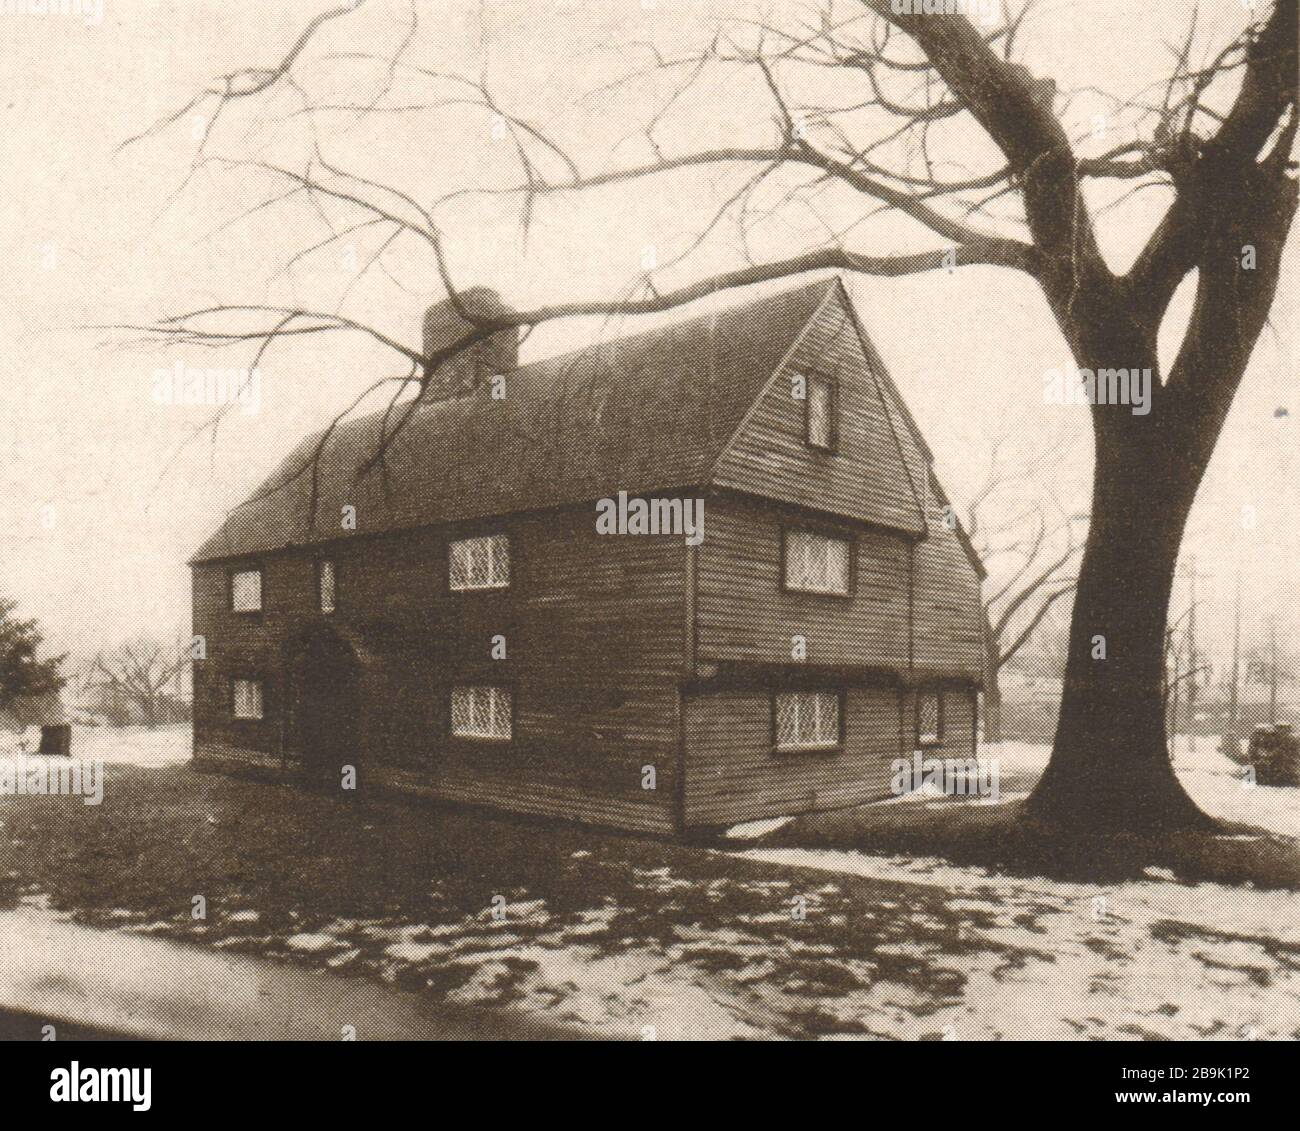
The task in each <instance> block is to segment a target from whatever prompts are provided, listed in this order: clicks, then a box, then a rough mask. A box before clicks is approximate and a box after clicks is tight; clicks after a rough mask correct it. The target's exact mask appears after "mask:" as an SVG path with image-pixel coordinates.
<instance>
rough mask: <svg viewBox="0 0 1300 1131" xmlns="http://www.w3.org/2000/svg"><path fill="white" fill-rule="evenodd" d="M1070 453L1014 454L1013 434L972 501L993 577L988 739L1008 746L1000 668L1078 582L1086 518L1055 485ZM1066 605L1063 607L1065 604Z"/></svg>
mask: <svg viewBox="0 0 1300 1131" xmlns="http://www.w3.org/2000/svg"><path fill="white" fill-rule="evenodd" d="M1067 454H1068V448H1065V447H1063V446H1061V445H1060V444H1059V443H1052V444H1049V445H1047V446H1040V447H1039V449H1038V450H1037V451H1036V452H1035V453H1034V454H1033V455H1030V456H1026V455H1024V454H1021V453H1017V452H1016V451H1014V445H1013V443H1012V437H1011V435H1010V434H1009V432H1007V431H1003V433H1002V434H1001V435H1000V436H998V438H997V439H996V440H995V441H994V444H993V446H992V448H991V449H990V451H989V459H988V468H987V472H986V474H985V476H984V479H983V480H982V482H980V483H979V484H978V485H977V487H976V489H975V491H974V493H973V494H972V495H971V496H970V498H969V499H968V500H967V502H966V508H965V515H964V522H965V526H966V531H967V533H968V534H969V535H970V539H971V543H972V545H973V546H974V547H975V550H976V552H977V553H978V554H979V556H980V560H981V561H982V562H983V563H984V565H985V568H986V569H987V570H988V572H989V576H988V578H987V579H986V581H985V583H984V592H983V607H984V624H985V630H984V653H985V660H984V672H985V674H984V737H985V740H986V741H988V742H1001V741H1002V692H1001V688H1000V685H999V681H998V676H999V673H1000V672H1001V671H1002V669H1003V668H1004V667H1005V666H1006V665H1007V664H1008V663H1009V662H1010V661H1011V660H1012V659H1013V658H1014V657H1015V656H1016V655H1018V654H1019V653H1020V650H1021V649H1022V648H1023V647H1024V646H1025V644H1026V643H1027V642H1028V641H1029V639H1030V637H1032V636H1033V634H1034V633H1035V632H1036V631H1037V630H1038V628H1039V626H1040V625H1041V624H1042V623H1043V621H1044V619H1045V618H1046V617H1047V616H1048V614H1049V613H1050V612H1051V611H1052V608H1053V607H1054V606H1056V604H1057V603H1058V602H1062V601H1065V600H1067V599H1068V598H1069V597H1070V596H1071V594H1073V592H1074V589H1075V586H1076V585H1077V584H1078V566H1079V558H1080V556H1081V554H1082V552H1083V542H1084V535H1083V532H1084V530H1085V528H1086V524H1087V517H1088V516H1087V515H1086V514H1081V513H1078V512H1073V513H1072V512H1070V511H1069V510H1068V509H1067V508H1066V507H1064V506H1063V505H1062V504H1061V501H1060V499H1059V498H1058V496H1057V494H1056V491H1055V490H1054V488H1053V486H1052V485H1051V480H1052V472H1053V470H1054V466H1055V465H1058V464H1059V463H1060V462H1062V461H1063V460H1064V459H1065V457H1066V455H1067ZM1062 607H1064V606H1062Z"/></svg>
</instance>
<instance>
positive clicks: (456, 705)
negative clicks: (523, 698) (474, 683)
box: [451, 687, 514, 742]
mask: <svg viewBox="0 0 1300 1131" xmlns="http://www.w3.org/2000/svg"><path fill="white" fill-rule="evenodd" d="M451 733H452V734H454V735H455V736H456V737H457V738H486V739H493V740H495V741H498V742H507V741H509V739H510V738H511V736H512V734H513V733H514V719H513V699H512V696H511V693H510V689H509V688H506V687H453V688H452V690H451Z"/></svg>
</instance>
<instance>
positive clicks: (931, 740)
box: [916, 690, 943, 745]
mask: <svg viewBox="0 0 1300 1131" xmlns="http://www.w3.org/2000/svg"><path fill="white" fill-rule="evenodd" d="M916 740H917V742H919V743H921V744H922V745H934V744H937V743H940V742H942V741H943V693H942V692H941V691H934V690H928V691H926V690H923V691H921V692H920V693H919V694H918V695H917V697H916Z"/></svg>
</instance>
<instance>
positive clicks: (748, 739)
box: [191, 280, 982, 832]
mask: <svg viewBox="0 0 1300 1131" xmlns="http://www.w3.org/2000/svg"><path fill="white" fill-rule="evenodd" d="M448 324H449V316H448V311H447V309H446V308H445V306H444V307H443V308H441V309H440V308H435V309H434V310H433V311H431V312H430V316H429V319H428V321H427V322H426V336H428V335H432V336H433V337H432V340H431V341H429V342H428V343H427V344H428V345H431V346H433V345H436V344H437V343H438V340H439V335H440V334H444V333H445V332H446V327H447V325H448ZM517 357H518V343H517V339H516V338H515V337H514V336H513V335H506V334H501V335H497V336H496V338H495V339H491V340H489V341H487V342H485V343H484V344H483V345H482V346H481V347H480V349H479V352H478V353H477V354H476V355H475V356H467V357H464V358H462V359H461V365H462V367H463V368H462V370H461V375H462V376H463V377H464V386H465V390H464V392H463V393H462V395H455V396H450V397H445V398H444V399H442V400H439V401H436V402H433V403H428V404H426V405H422V406H421V407H419V408H418V410H417V411H416V412H415V413H414V415H413V417H412V418H411V420H410V422H409V424H408V425H407V427H406V428H405V429H404V431H402V432H401V433H400V435H399V437H398V439H397V440H396V442H395V443H394V444H393V445H392V446H391V447H390V448H389V450H388V451H387V452H386V455H385V458H384V461H383V467H382V469H377V470H375V471H373V472H370V473H368V474H365V475H361V476H358V474H357V472H358V469H359V467H360V466H361V465H362V464H363V463H364V462H365V461H366V460H367V459H368V458H370V457H372V456H373V455H374V453H375V452H376V450H377V448H378V446H379V442H380V437H381V435H384V434H386V433H385V432H384V429H385V427H386V423H385V418H384V415H383V414H382V413H381V414H377V415H374V416H369V417H366V418H364V419H360V420H357V421H354V422H349V423H345V424H343V425H342V426H340V427H339V428H338V429H336V430H335V431H334V432H333V433H332V434H331V435H330V436H329V438H328V441H327V442H326V443H325V444H324V447H323V449H322V450H321V454H320V459H319V461H318V463H317V465H316V466H315V467H314V468H313V467H312V466H311V464H312V460H313V454H314V453H315V452H316V451H317V449H318V447H319V446H320V445H319V441H320V437H319V436H315V437H309V438H308V439H307V440H304V441H303V442H302V444H301V445H299V447H298V448H297V449H296V450H295V451H294V452H292V453H291V454H290V455H289V457H288V458H287V459H286V460H285V461H284V463H283V464H282V465H281V466H280V468H279V469H278V470H277V471H276V472H275V473H274V474H273V475H272V476H271V477H270V479H269V480H268V481H267V482H266V483H265V484H264V485H263V486H262V487H261V488H259V489H258V491H256V492H255V493H254V494H253V496H252V497H251V498H250V499H249V500H248V501H247V502H246V503H244V504H243V505H242V506H240V507H239V508H237V509H236V510H235V511H234V512H232V514H231V516H230V517H229V519H228V520H227V521H226V522H225V523H224V525H222V527H221V528H220V529H219V530H218V531H217V532H216V533H215V534H214V535H213V536H212V537H211V538H210V539H209V540H208V541H207V542H206V543H205V544H204V545H203V546H202V548H201V549H200V550H199V552H198V553H197V554H196V555H195V557H194V558H193V561H192V563H191V564H192V568H193V588H194V631H195V632H196V633H198V634H201V635H202V636H203V637H205V639H206V646H207V651H206V658H205V659H204V660H202V661H200V662H198V663H196V665H195V676H194V720H195V722H194V743H195V757H196V761H197V763H198V764H200V765H206V766H209V767H214V768H225V769H234V768H239V767H250V766H253V767H263V768H279V769H291V770H301V771H305V772H308V773H312V772H315V773H319V774H323V775H326V776H327V777H329V778H332V779H333V780H335V781H336V782H337V781H338V780H339V774H340V768H341V767H342V766H344V765H352V766H355V767H356V769H357V773H358V776H359V778H360V780H361V781H362V782H363V783H366V782H368V783H370V784H374V783H382V784H384V785H386V786H391V787H396V788H400V789H403V790H407V791H410V792H412V793H418V794H423V795H427V796H429V797H433V798H441V799H447V800H453V801H459V802H470V803H476V804H482V805H487V806H495V807H499V808H501V809H506V810H513V811H517V812H522V813H531V814H542V815H546V816H550V817H557V818H566V819H572V820H578V821H586V822H592V823H598V824H602V825H610V826H619V827H623V828H627V829H637V830H653V831H662V832H670V831H679V832H680V831H682V830H685V829H689V828H697V827H712V826H721V825H727V824H730V823H734V822H739V821H745V820H751V819H757V818H764V817H771V816H774V815H783V814H790V813H796V812H803V811H809V810H814V809H826V808H832V807H837V806H847V805H852V804H855V803H858V802H862V801H866V800H870V799H874V798H879V797H882V796H884V795H886V794H887V793H888V792H889V780H890V776H891V774H890V763H891V761H892V760H893V759H894V758H896V757H899V756H900V755H903V754H907V755H909V756H910V754H911V752H912V751H913V749H915V748H917V747H920V746H924V747H931V748H933V749H935V750H937V751H939V752H951V753H953V754H956V755H960V756H963V757H965V756H969V754H970V753H971V752H972V751H973V748H974V743H975V721H976V720H975V714H976V691H977V688H978V683H979V679H980V671H981V643H980V641H981V637H980V633H981V616H980V603H979V582H980V578H981V576H982V571H981V568H980V565H979V562H978V561H977V559H976V557H975V555H974V553H973V551H972V549H971V547H970V544H969V542H968V541H967V540H966V538H965V536H964V534H963V532H962V531H961V529H960V527H959V526H958V525H957V524H956V522H955V520H954V518H953V514H952V510H951V508H949V507H948V504H947V500H946V498H945V496H944V493H943V490H942V488H941V487H940V486H939V484H938V482H937V481H936V479H935V477H934V474H933V472H932V470H931V454H930V452H929V450H928V449H927V447H926V445H925V442H924V441H923V440H922V438H921V436H920V435H919V433H918V431H917V428H916V425H915V423H914V421H913V420H912V417H911V416H910V414H909V413H908V411H907V410H906V408H905V407H904V406H903V403H902V400H901V398H900V396H899V394H898V391H897V389H896V388H895V387H894V385H893V382H892V381H891V380H890V378H889V376H888V374H887V373H886V372H885V370H884V367H883V365H882V364H881V361H880V358H879V356H878V355H877V354H876V352H875V350H874V348H873V347H872V346H871V344H870V342H869V341H868V340H867V338H866V335H865V334H864V333H863V330H862V327H861V326H860V325H859V323H858V320H857V317H856V315H855V314H854V312H853V308H852V305H851V303H850V300H849V298H848V295H847V293H846V292H845V290H844V287H843V285H842V284H841V283H840V282H839V281H838V280H826V281H821V282H817V283H815V284H812V285H809V286H803V287H800V288H798V289H794V290H787V291H785V292H782V293H779V294H775V295H772V296H769V297H764V298H761V299H759V300H757V301H753V302H750V303H748V304H746V305H742V306H738V307H734V308H732V309H728V310H724V311H722V312H719V313H716V314H711V315H708V316H704V317H698V318H694V319H691V320H690V321H684V322H680V323H678V324H676V325H670V326H667V327H666V328H661V329H656V330H652V331H649V332H646V333H642V334H638V335H636V336H633V337H627V338H623V339H620V340H614V341H608V342H604V343H601V344H598V345H595V346H592V347H591V348H589V349H585V350H581V351H579V352H577V353H574V354H570V355H567V356H563V357H556V358H551V359H549V360H545V361H539V362H535V363H532V364H528V365H525V366H522V367H518V366H517ZM491 375H500V376H501V377H502V378H503V379H501V380H496V381H493V380H491V379H487V380H484V378H485V377H489V378H490V376H491ZM304 468H306V470H304ZM620 492H625V493H626V494H625V496H624V499H625V500H636V499H644V500H658V501H660V503H661V504H662V507H661V513H662V514H663V515H664V516H667V515H668V514H670V513H676V511H675V510H674V509H673V508H674V507H675V504H673V503H672V502H671V501H673V500H676V501H678V502H680V503H682V504H683V505H685V506H687V507H688V508H689V507H690V506H693V505H694V504H695V501H696V500H703V505H704V522H703V538H702V540H701V539H699V538H698V537H696V538H691V537H685V536H683V533H682V532H681V531H680V530H679V531H677V532H675V533H662V532H661V533H657V534H646V533H630V532H629V533H601V532H600V531H599V529H598V522H597V520H598V519H599V518H600V517H601V514H602V513H604V511H607V510H609V508H611V507H613V506H614V502H613V501H614V500H618V499H619V498H620V495H619V493H620ZM600 500H611V502H609V503H606V504H602V505H601V506H600V509H598V504H599V503H600ZM624 509H625V510H626V508H624ZM349 516H351V519H352V520H354V522H355V529H350V528H347V523H348V521H349ZM629 525H635V524H629ZM693 543H694V544H693Z"/></svg>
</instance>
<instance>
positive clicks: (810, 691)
mask: <svg viewBox="0 0 1300 1131" xmlns="http://www.w3.org/2000/svg"><path fill="white" fill-rule="evenodd" d="M783 695H830V696H833V697H834V699H835V701H836V704H837V707H836V713H837V715H838V719H837V722H838V724H839V725H838V726H837V728H836V735H835V741H834V742H827V743H818V744H817V745H815V746H806V745H804V746H783V745H781V741H780V732H779V724H778V721H777V711H778V707H777V701H778V700H779V699H780V698H781V696H783ZM769 706H770V709H771V746H772V752H773V753H774V754H780V755H783V756H784V755H787V754H795V755H799V754H838V753H842V752H843V750H844V744H845V740H846V737H847V734H848V725H847V724H848V720H847V715H848V693H847V689H845V688H843V687H781V688H774V689H773V690H772V692H771V695H770V696H769Z"/></svg>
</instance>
